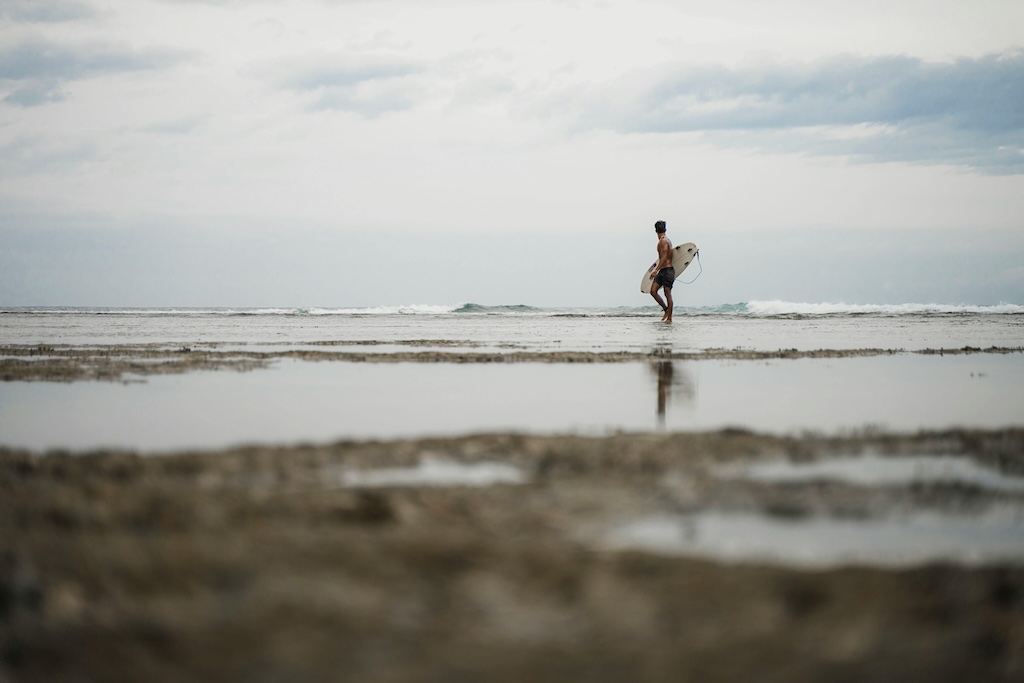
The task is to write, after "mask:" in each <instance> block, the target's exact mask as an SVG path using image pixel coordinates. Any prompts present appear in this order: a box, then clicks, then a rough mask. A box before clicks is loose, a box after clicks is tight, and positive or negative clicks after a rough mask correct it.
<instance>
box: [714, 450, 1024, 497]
mask: <svg viewBox="0 0 1024 683" xmlns="http://www.w3.org/2000/svg"><path fill="white" fill-rule="evenodd" d="M715 474H716V475H717V476H719V477H722V478H727V479H746V480H748V481H757V482H764V483H771V484H781V483H800V482H811V481H824V480H831V481H839V482H843V483H847V484H854V485H858V486H902V485H907V484H915V483H922V484H924V483H930V484H968V485H972V486H977V487H980V488H983V489H987V490H990V491H1002V492H1006V493H1018V492H1022V491H1024V477H1014V476H1008V475H1004V474H1001V473H1000V472H997V471H995V470H992V469H988V468H985V467H982V466H981V465H979V464H978V463H977V462H975V461H974V460H972V459H970V458H967V457H964V456H954V455H939V456H923V455H922V456H883V455H879V454H877V453H870V452H869V453H864V454H863V455H859V456H855V457H844V458H828V459H824V460H818V461H814V462H803V463H794V462H790V461H788V460H774V461H771V462H760V463H754V464H750V465H740V466H735V467H722V468H718V469H716V470H715Z"/></svg>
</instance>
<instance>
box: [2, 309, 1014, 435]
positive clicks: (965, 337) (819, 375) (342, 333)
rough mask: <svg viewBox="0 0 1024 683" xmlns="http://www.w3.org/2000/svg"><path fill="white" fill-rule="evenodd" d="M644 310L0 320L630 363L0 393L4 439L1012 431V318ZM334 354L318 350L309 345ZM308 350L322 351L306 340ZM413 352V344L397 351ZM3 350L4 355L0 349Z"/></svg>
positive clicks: (234, 376) (25, 325)
mask: <svg viewBox="0 0 1024 683" xmlns="http://www.w3.org/2000/svg"><path fill="white" fill-rule="evenodd" d="M659 317H660V316H659V311H658V309H656V308H654V307H647V308H636V309H622V308H608V309H541V308H535V307H529V306H498V307H484V306H477V305H472V304H469V305H453V306H401V307H393V308H372V309H368V308H361V309H316V308H311V309H145V310H142V309H95V308H94V309H79V308H61V309H56V308H34V309H25V308H18V309H12V308H8V309H3V310H2V311H0V347H2V346H3V345H54V346H56V345H61V344H68V345H79V346H82V345H85V346H106V345H119V344H125V345H134V344H155V345H165V346H169V347H172V348H180V347H182V346H195V345H202V344H210V345H217V348H219V349H233V348H234V349H244V350H263V351H275V350H276V351H288V350H292V349H302V348H306V347H310V348H317V349H324V348H329V349H332V350H333V349H341V350H351V349H348V348H347V347H348V346H349V345H350V346H351V348H352V349H360V350H364V351H372V352H373V353H388V352H392V351H397V350H403V351H410V350H412V351H423V350H441V351H456V350H457V351H460V352H465V353H474V352H499V353H501V352H514V351H517V350H527V351H532V352H538V353H542V354H543V353H557V352H563V351H627V352H635V353H639V354H645V355H644V356H643V357H642V358H639V359H638V360H636V361H629V362H622V363H601V364H590V363H587V364H579V363H560V362H534V363H513V364H505V363H486V364H477V363H444V362H442V363H421V362H403V363H354V362H343V361H330V362H311V361H302V360H291V359H283V358H282V359H278V360H276V361H273V362H272V363H271V364H270V366H269V367H268V368H266V369H261V370H254V371H251V372H246V373H238V372H232V371H193V372H189V373H187V374H183V375H157V376H147V377H142V378H137V379H139V380H140V381H133V382H131V383H116V382H95V381H88V382H74V383H58V382H23V381H18V382H0V445H6V446H16V447H26V448H32V449H36V450H45V449H51V448H66V449H72V450H84V449H92V448H100V447H115V448H135V449H143V450H145V451H152V452H158V451H166V450H173V449H178V448H193V447H198V448H219V447H224V446H229V445H234V444H240V443H256V442H259V443H295V442H310V441H314V442H323V441H330V440H336V439H348V438H405V437H418V436H424V435H458V434H466V433H475V432H483V431H519V432H532V433H585V434H603V433H608V432H612V431H617V430H628V431H654V430H671V431H686V430H704V429H718V428H722V427H742V428H747V429H754V430H757V431H763V432H770V433H793V432H801V431H817V432H837V431H843V430H856V429H861V428H865V427H871V428H884V429H890V430H896V431H914V430H918V429H943V428H947V427H966V428H975V427H980V428H1003V427H1012V426H1021V425H1022V424H1024V391H1022V390H1021V387H1022V386H1024V354H1022V353H1020V352H1019V351H1018V352H1012V353H1005V354H1004V353H970V354H964V355H937V354H935V355H922V354H918V353H913V352H914V351H919V350H922V349H932V350H942V349H946V350H951V349H962V348H963V347H972V348H976V349H987V348H989V347H1003V348H1009V349H1019V348H1020V347H1024V307H1022V306H1018V305H1002V306H989V307H983V306H937V305H930V306H926V305H906V306H872V307H865V306H845V307H844V306H842V305H838V304H786V303H784V302H749V303H745V304H737V305H730V306H720V307H712V308H698V309H686V308H683V309H681V310H679V311H678V312H677V316H676V321H675V323H674V324H672V325H665V324H662V323H660V322H659V321H658V318H659ZM325 342H326V343H329V344H330V346H329V347H324V346H322V344H323V343H325ZM318 344H320V345H319V346H318ZM410 344H414V345H413V346H410ZM792 348H796V349H801V350H815V349H838V350H844V349H845V350H850V349H887V350H895V351H900V350H902V351H905V352H903V353H896V354H894V355H880V356H871V357H850V358H802V359H795V360H787V359H776V360H715V359H703V360H701V359H698V360H670V359H666V357H665V355H664V354H665V353H667V352H695V353H699V352H701V351H704V350H708V349H746V350H759V351H775V350H779V349H792ZM0 354H2V349H0Z"/></svg>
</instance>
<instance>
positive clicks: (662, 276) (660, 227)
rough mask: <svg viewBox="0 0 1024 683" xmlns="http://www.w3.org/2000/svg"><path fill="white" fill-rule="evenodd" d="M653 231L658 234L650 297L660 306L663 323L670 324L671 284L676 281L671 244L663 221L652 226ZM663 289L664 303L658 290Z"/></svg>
mask: <svg viewBox="0 0 1024 683" xmlns="http://www.w3.org/2000/svg"><path fill="white" fill-rule="evenodd" d="M654 231H655V232H656V233H658V265H657V266H655V269H654V272H655V273H657V275H655V276H654V284H653V285H652V286H651V296H653V297H654V300H655V301H657V302H658V305H659V306H661V310H663V311H664V312H665V315H663V316H661V319H662V321H663V322H666V323H670V322H672V283H673V282H675V279H676V270H675V268H673V267H672V242H671V241H669V239H668V237H666V236H665V221H658V222H657V223H655V224H654ZM663 287H664V289H665V301H662V300H661V297H660V296H659V295H658V290H659V289H661V288H663Z"/></svg>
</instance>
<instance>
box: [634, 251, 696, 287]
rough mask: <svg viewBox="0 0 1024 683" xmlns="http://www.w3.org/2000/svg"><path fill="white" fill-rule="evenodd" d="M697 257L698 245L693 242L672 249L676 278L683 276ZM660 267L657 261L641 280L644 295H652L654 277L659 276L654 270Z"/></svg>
mask: <svg viewBox="0 0 1024 683" xmlns="http://www.w3.org/2000/svg"><path fill="white" fill-rule="evenodd" d="M696 255H697V245H696V244H694V243H693V242H687V243H686V244H679V245H676V246H674V247H672V267H673V268H674V269H675V271H676V278H678V277H679V276H680V275H682V274H683V271H684V270H686V267H687V266H688V265H690V261H692V260H693V259H694V257H695V256H696ZM657 265H658V262H657V261H655V262H654V263H652V264H651V267H650V268H648V269H647V272H645V273H644V278H643V279H642V280H640V292H641V293H642V294H650V293H651V286H652V285H653V284H654V276H655V275H657V272H655V270H654V268H655V267H656V266H657Z"/></svg>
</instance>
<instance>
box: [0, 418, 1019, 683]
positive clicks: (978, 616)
mask: <svg viewBox="0 0 1024 683" xmlns="http://www.w3.org/2000/svg"><path fill="white" fill-rule="evenodd" d="M864 454H870V455H871V457H873V458H881V459H884V460H885V462H892V463H894V464H898V463H899V462H901V461H904V460H905V459H907V458H912V459H915V460H913V462H915V463H916V462H919V461H920V460H935V461H936V462H938V461H939V460H942V459H945V460H943V462H945V461H946V460H948V459H950V458H955V459H956V460H957V462H959V463H961V465H963V467H961V469H964V468H965V467H968V466H969V467H973V468H978V469H980V470H983V471H984V472H986V473H988V474H987V475H986V476H985V477H977V478H973V479H972V478H969V477H955V476H954V477H944V476H937V477H934V478H928V477H917V476H912V477H910V478H909V479H908V478H900V477H894V478H893V479H892V480H891V481H887V482H885V481H883V482H882V483H879V482H873V483H872V482H868V483H865V482H863V481H858V480H856V479H843V478H842V477H839V478H835V477H823V476H822V475H820V474H814V475H813V476H801V477H789V478H787V477H781V478H778V477H776V478H772V477H768V478H765V477H755V476H742V475H738V474H737V472H739V473H742V472H744V471H753V470H750V468H754V467H757V466H763V465H768V464H772V463H774V464H775V465H776V466H780V465H785V466H786V467H790V468H799V467H802V466H810V465H816V466H824V465H825V464H827V463H829V462H833V463H834V462H835V461H837V460H838V461H842V462H847V461H848V460H849V459H851V458H857V457H861V456H863V455H864ZM1022 454H1024V430H1020V429H1004V430H991V431H963V430H951V431H936V432H928V433H920V434H914V435H892V434H876V433H872V432H860V433H855V434H849V435H846V436H837V437H828V438H826V437H818V436H803V437H781V436H767V435H763V434H755V433H750V432H745V431H742V430H726V431H716V432H706V433H695V434H688V435H680V434H621V435H612V436H606V437H602V438H587V437H581V436H548V437H541V436H528V435H514V434H494V435H475V436H466V437H460V438H437V439H412V440H402V441H376V442H340V443H335V444H327V445H317V446H295V447H287V448H277V447H259V446H256V447H249V448H236V449H227V450H221V451H210V452H183V453H177V454H173V455H168V456H161V457H153V456H144V455H140V454H138V453H132V452H109V451H107V452H96V453H88V454H73V455H72V454H60V453H51V454H47V455H41V454H34V453H28V452H18V451H12V450H0V499H2V501H3V502H2V503H0V680H5V681H6V680H12V681H54V680H85V681H115V680H147V681H182V680H190V681H221V680H238V681H270V680H275V681H276V680H281V681H324V680H352V681H425V682H426V681H463V680H466V681H473V680H480V681H510V682H511V681H516V682H519V681H538V680H587V681H624V680H629V681H673V682H675V681H680V680H708V681H719V680H764V679H774V680H787V681H821V680H871V681H906V680H929V681H964V680H987V681H1011V680H1021V678H1022V677H1024V563H1022V557H1021V554H1020V553H1017V554H1014V553H1013V552H1012V550H1011V551H1010V553H1009V556H1003V555H1004V554H1005V551H1003V553H1002V554H1001V553H1000V552H999V551H997V552H995V554H994V555H986V554H985V552H984V551H983V550H979V552H980V554H979V552H973V551H972V549H974V550H978V549H981V548H982V546H980V545H977V544H978V543H980V542H981V540H982V537H983V536H985V534H986V533H987V530H988V529H989V527H988V526H987V524H988V523H987V522H986V521H985V520H986V519H988V518H989V516H990V513H992V511H1004V512H1005V511H1006V510H1010V517H1009V519H1010V523H1009V524H1008V525H1004V526H1002V527H1000V528H1001V529H1002V532H1003V533H1008V534H1010V539H1009V540H1010V544H1009V547H1010V548H1011V549H1012V548H1017V547H1020V548H1022V549H1024V542H1021V543H1017V542H1016V541H1018V540H1020V536H1019V534H1020V533H1021V520H1022V516H1021V510H1022V509H1024V492H1022V490H1021V488H1020V486H1019V483H1020V482H1021V481H1024V459H1022ZM915 466H916V465H915ZM783 469H784V471H785V468H783ZM896 469H899V468H896ZM801 471H803V470H801ZM811 471H812V472H813V470H811ZM993 482H997V483H998V482H1004V484H1003V485H995V484H993ZM704 514H719V515H755V516H756V517H758V518H760V519H764V520H769V521H772V522H774V523H777V524H780V525H788V526H789V527H791V526H792V525H799V524H800V523H802V522H805V521H813V520H821V519H831V520H842V521H845V522H849V523H858V524H863V525H865V527H866V528H869V527H870V524H871V523H872V521H876V520H889V521H891V522H893V523H896V524H897V525H898V524H899V523H900V520H905V519H907V518H908V517H909V516H912V515H919V516H920V515H923V516H926V517H928V518H929V519H955V520H959V522H960V524H961V526H963V527H965V528H966V529H967V532H968V533H967V535H966V536H965V537H964V538H963V541H962V552H952V553H951V552H950V551H949V549H948V548H947V549H946V550H942V551H938V552H937V554H936V556H935V557H934V558H933V559H931V560H927V561H922V560H921V559H920V557H918V559H916V560H910V559H908V561H907V562H903V563H901V562H899V561H896V562H892V561H891V558H890V561H887V562H877V561H875V560H874V559H873V557H872V555H871V549H870V548H857V547H855V548H852V549H848V550H851V551H852V552H855V553H856V552H860V553H862V554H861V556H860V559H859V560H856V561H851V560H849V559H843V558H842V557H841V556H836V557H835V558H833V559H832V560H829V559H828V558H827V557H825V558H824V560H825V561H824V562H821V563H818V565H816V566H815V567H814V568H809V567H808V566H807V565H805V564H801V563H798V562H795V561H794V559H795V558H787V557H786V555H785V554H781V555H779V556H775V557H771V556H768V557H763V558H757V557H737V558H734V559H732V560H723V559H721V558H715V557H702V556H700V554H699V553H698V554H690V553H687V552H678V551H676V550H673V549H672V548H671V547H666V549H665V550H666V552H659V551H657V550H656V549H652V548H643V549H641V548H638V547H635V546H631V545H630V544H629V543H623V538H624V537H623V536H622V535H621V533H620V532H621V531H622V529H623V528H625V527H626V526H628V525H629V524H630V523H634V522H638V521H643V520H650V519H665V518H668V519H683V518H687V517H690V518H695V517H699V516H700V515H704ZM972 525H974V526H973V527H972ZM972 529H973V532H972ZM627 540H628V539H627ZM915 543H916V539H914V538H912V537H908V538H907V544H908V546H910V545H913V544H915ZM823 547H824V546H823ZM810 550H811V551H812V552H813V551H814V546H813V544H812V546H811V548H810ZM822 552H825V550H824V549H823V550H822ZM910 557H913V555H912V554H908V558H910Z"/></svg>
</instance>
